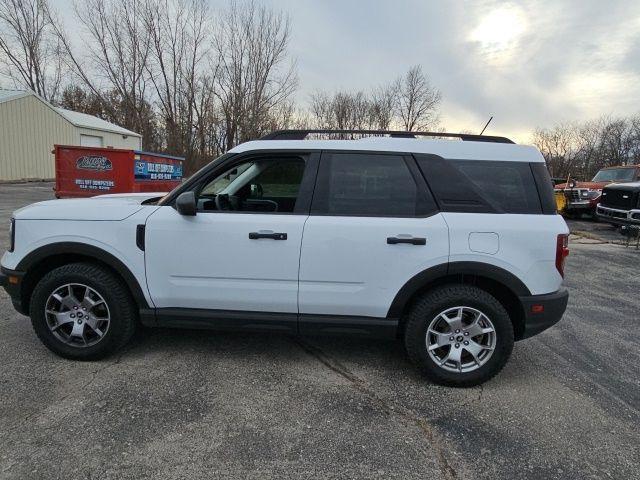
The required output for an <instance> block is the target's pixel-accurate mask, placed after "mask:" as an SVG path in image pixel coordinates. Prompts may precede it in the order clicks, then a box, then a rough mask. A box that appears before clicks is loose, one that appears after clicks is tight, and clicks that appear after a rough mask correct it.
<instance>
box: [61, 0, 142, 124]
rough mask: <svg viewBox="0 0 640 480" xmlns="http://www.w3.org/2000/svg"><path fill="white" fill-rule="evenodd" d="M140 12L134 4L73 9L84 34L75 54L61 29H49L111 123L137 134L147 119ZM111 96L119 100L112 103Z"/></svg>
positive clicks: (107, 1) (105, 0)
mask: <svg viewBox="0 0 640 480" xmlns="http://www.w3.org/2000/svg"><path fill="white" fill-rule="evenodd" d="M141 9H142V5H141V4H140V2H138V1H137V0H86V1H84V2H83V3H78V4H75V6H74V11H75V14H76V18H77V20H78V22H79V24H80V25H81V26H82V27H84V30H85V31H86V33H87V35H88V36H87V38H83V49H82V50H81V52H82V53H80V54H79V53H78V52H77V51H75V50H74V48H73V47H72V45H71V44H70V42H69V40H68V37H67V35H66V34H65V32H64V30H63V28H62V26H61V25H57V24H54V27H55V31H56V34H57V38H58V39H59V41H60V43H61V45H62V46H63V47H64V51H65V54H66V58H67V61H68V64H69V66H70V67H71V68H72V69H73V72H74V73H75V74H76V75H77V77H78V78H79V79H80V81H81V82H82V83H83V85H84V86H85V87H86V88H88V89H89V90H90V91H91V92H92V93H93V94H94V95H95V96H96V97H97V98H98V99H100V101H101V102H102V104H103V108H104V109H105V110H106V111H107V112H108V115H109V117H110V118H111V119H113V121H117V123H119V124H120V125H122V126H124V127H126V128H129V129H131V130H134V131H137V132H139V131H143V130H145V128H147V127H148V125H146V124H145V122H147V120H148V117H149V115H148V108H149V100H148V92H147V81H146V78H145V73H146V64H147V58H148V55H149V50H150V41H149V37H148V35H147V33H146V30H145V28H144V25H143V24H142V20H141V17H142V10H141ZM87 62H88V63H89V65H88V66H87V65H86V63H87ZM103 82H106V85H105V84H104V83H103ZM114 94H115V95H116V96H117V100H118V101H117V102H115V103H114V102H113V95H114Z"/></svg>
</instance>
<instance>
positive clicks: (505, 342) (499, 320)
mask: <svg viewBox="0 0 640 480" xmlns="http://www.w3.org/2000/svg"><path fill="white" fill-rule="evenodd" d="M405 320H406V328H405V338H404V340H405V346H406V349H407V353H408V355H409V357H410V359H411V360H412V361H413V362H414V363H416V364H417V365H418V366H419V367H420V368H421V369H422V371H423V372H424V373H425V374H426V376H427V377H428V378H429V379H431V380H432V381H434V382H436V383H439V384H442V385H449V386H455V387H470V386H473V385H478V384H480V383H483V382H486V381H487V380H489V379H490V378H491V377H493V376H494V375H496V374H497V373H498V372H499V371H500V370H501V369H502V367H504V365H505V363H506V362H507V360H508V359H509V356H510V354H511V350H512V349H513V325H512V323H511V320H510V319H509V315H508V314H507V312H506V311H505V309H504V307H503V306H502V304H501V303H500V302H499V301H498V300H496V299H495V298H494V297H493V296H492V295H490V294H489V293H487V292H486V291H484V290H481V289H480V288H477V287H474V286H470V285H446V286H443V287H439V288H437V289H436V290H433V291H431V292H429V293H427V294H425V295H423V296H422V297H420V298H418V299H417V300H416V302H415V303H414V304H413V306H412V307H411V309H410V310H409V312H408V313H407V316H406V319H405Z"/></svg>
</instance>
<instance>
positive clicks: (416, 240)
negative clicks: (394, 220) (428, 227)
mask: <svg viewBox="0 0 640 480" xmlns="http://www.w3.org/2000/svg"><path fill="white" fill-rule="evenodd" d="M387 243H388V244H389V245H397V244H398V243H409V244H411V245H426V244H427V239H426V238H424V237H400V236H398V237H387Z"/></svg>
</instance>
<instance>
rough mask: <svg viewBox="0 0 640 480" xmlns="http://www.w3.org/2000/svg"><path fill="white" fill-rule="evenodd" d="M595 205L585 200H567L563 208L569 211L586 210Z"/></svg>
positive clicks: (591, 208)
mask: <svg viewBox="0 0 640 480" xmlns="http://www.w3.org/2000/svg"><path fill="white" fill-rule="evenodd" d="M594 208H595V205H594V204H593V203H591V202H589V201H585V202H567V205H566V206H565V210H567V211H570V212H587V211H590V210H593V209H594Z"/></svg>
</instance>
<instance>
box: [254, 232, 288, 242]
mask: <svg viewBox="0 0 640 480" xmlns="http://www.w3.org/2000/svg"><path fill="white" fill-rule="evenodd" d="M261 238H270V239H272V240H286V239H287V234H286V233H284V232H268V231H267V232H250V233H249V240H259V239H261Z"/></svg>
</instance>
